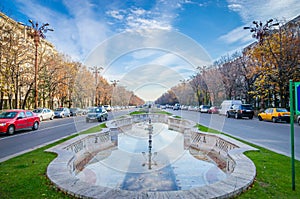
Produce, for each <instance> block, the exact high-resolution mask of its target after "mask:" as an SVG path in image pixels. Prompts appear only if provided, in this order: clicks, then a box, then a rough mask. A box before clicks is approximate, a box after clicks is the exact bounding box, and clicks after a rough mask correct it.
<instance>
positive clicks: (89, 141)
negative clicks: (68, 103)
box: [47, 114, 256, 198]
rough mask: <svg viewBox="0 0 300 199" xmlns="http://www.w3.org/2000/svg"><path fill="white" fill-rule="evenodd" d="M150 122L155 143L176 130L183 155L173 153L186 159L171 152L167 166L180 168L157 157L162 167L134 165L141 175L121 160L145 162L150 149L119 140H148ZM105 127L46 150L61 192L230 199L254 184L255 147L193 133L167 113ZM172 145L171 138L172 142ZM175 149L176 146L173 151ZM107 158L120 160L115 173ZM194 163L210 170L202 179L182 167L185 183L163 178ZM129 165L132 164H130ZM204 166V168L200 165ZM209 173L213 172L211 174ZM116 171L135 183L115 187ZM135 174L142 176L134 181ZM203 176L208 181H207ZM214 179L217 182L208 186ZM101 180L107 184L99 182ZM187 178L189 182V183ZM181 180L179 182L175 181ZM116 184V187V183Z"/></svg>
mask: <svg viewBox="0 0 300 199" xmlns="http://www.w3.org/2000/svg"><path fill="white" fill-rule="evenodd" d="M149 119H151V121H152V123H153V125H154V131H153V137H154V138H155V136H159V134H160V133H157V132H159V131H160V130H161V129H165V128H166V129H167V130H169V133H170V132H171V133H172V132H173V133H174V131H176V133H177V135H176V136H175V134H174V137H173V138H174V139H173V140H171V141H170V143H176V145H174V146H180V147H179V148H180V150H179V149H178V147H177V148H176V147H175V148H176V152H177V153H178V150H179V151H180V152H182V154H181V155H180V156H178V155H177V156H174V154H175V153H173V152H168V153H166V154H167V155H169V156H171V158H170V159H168V161H169V160H172V161H173V163H174V165H176V164H177V165H176V166H174V165H172V164H167V163H165V164H162V161H163V160H164V159H161V160H159V158H158V157H157V160H156V161H157V162H159V164H157V165H158V166H160V167H159V168H155V166H153V168H152V170H151V172H150V171H149V170H147V169H146V168H147V166H146V167H142V166H140V167H139V166H138V165H140V164H138V165H137V166H135V167H136V168H137V170H130V172H127V171H128V165H127V164H126V162H125V161H124V160H125V159H124V160H123V161H122V159H120V157H122V156H123V157H124V154H122V153H129V154H130V155H131V156H132V155H133V156H136V157H134V158H135V159H134V160H136V158H140V159H138V160H139V161H137V162H141V161H142V162H143V161H145V160H143V159H141V158H142V156H141V153H140V152H141V151H146V150H147V148H143V147H142V146H144V145H143V144H142V145H140V146H139V147H138V148H140V149H139V150H137V148H131V147H129V146H130V145H128V146H126V142H125V144H124V143H123V142H122V141H121V140H122V139H125V138H126V137H125V138H124V135H125V136H127V138H126V139H125V140H128V139H133V140H134V139H147V131H144V129H145V128H144V126H145V125H146V124H147V121H148V120H149ZM107 126H108V128H107V129H103V130H102V131H101V132H99V133H94V134H89V135H80V136H78V137H76V138H73V139H71V140H68V141H66V142H64V143H62V144H60V145H57V146H55V147H53V148H50V149H48V150H47V151H49V152H54V153H57V154H58V157H57V158H56V159H55V160H53V161H52V162H51V163H50V164H49V166H48V169H47V176H48V178H49V179H50V180H51V181H52V182H53V183H54V184H55V185H56V186H57V187H58V188H59V189H61V190H63V191H65V192H67V193H69V194H70V195H74V196H77V197H81V198H175V197H180V198H229V197H232V196H235V195H238V194H240V193H241V192H242V191H244V190H246V189H247V188H248V187H249V186H250V185H251V184H252V183H253V181H254V178H255V175H256V168H255V165H254V163H253V162H252V161H251V160H250V159H249V158H247V157H246V156H245V155H244V154H243V153H244V152H245V151H249V150H256V149H255V148H253V147H251V146H248V145H245V144H243V143H241V142H239V141H237V140H234V139H232V138H229V137H226V136H224V135H220V134H209V133H205V132H200V131H198V130H197V129H196V128H194V126H195V123H193V122H192V121H189V120H183V119H179V118H174V117H170V116H167V115H163V114H140V115H134V116H128V117H123V118H120V119H116V120H112V121H109V122H108V123H107ZM133 126H134V128H133ZM139 128H140V129H139ZM128 132H130V133H128ZM155 132H156V133H155ZM163 134H165V133H162V135H163ZM160 139H161V138H160ZM168 140H170V139H169V138H168ZM154 143H155V142H154ZM163 143H164V144H165V146H164V145H160V146H161V148H157V149H155V150H156V151H158V154H159V155H160V154H161V153H163V151H164V149H167V148H170V145H172V144H170V143H167V142H163ZM180 143H181V144H180ZM118 147H119V148H120V149H121V150H120V152H121V156H115V157H114V156H113V155H112V154H113V153H115V152H116V149H117V148H118ZM153 149H154V147H153ZM132 150H134V151H132ZM172 150H174V147H173V148H172V147H171V151H172ZM203 154H205V155H203ZM119 155H120V154H119ZM173 156H174V157H173ZM108 157H111V158H116V157H119V160H120V164H119V166H117V167H116V166H113V167H114V168H110V169H109V167H108V165H112V163H109V161H110V160H109V158H108ZM164 157H166V156H164ZM184 158H187V159H184ZM195 158H197V159H199V160H198V161H199V165H198V164H195V163H193V166H195V167H203V168H206V167H205V165H206V166H207V165H209V166H207V168H206V170H205V169H204V170H205V172H204V174H201V172H200V173H199V170H198V174H194V173H191V169H186V167H183V168H184V169H181V171H179V174H180V175H181V174H182V173H183V172H184V171H185V170H188V171H189V173H190V174H191V176H189V177H187V178H185V180H183V179H182V178H181V179H180V181H181V182H182V183H181V184H180V183H174V182H176V179H173V180H166V178H165V176H166V175H168V173H170V171H171V170H172V172H173V170H176V169H174V168H175V167H176V168H177V167H178V165H183V164H184V163H188V160H191V159H195ZM178 159H179V160H178ZM180 160H181V161H180ZM105 161H106V163H105ZM172 161H171V162H172ZM99 162H100V164H99ZM113 162H116V160H113ZM131 162H132V161H131ZM169 162H170V161H169ZM129 163H130V161H128V164H129ZM196 163H197V162H196ZM201 163H203V164H202V165H201ZM97 164H98V165H97ZM114 165H116V164H114ZM99 166H100V167H101V166H102V168H101V169H100V170H101V171H102V172H103V174H101V172H100V173H97V172H96V173H95V170H92V168H93V167H96V168H99ZM180 167H181V166H180ZM195 167H191V168H195ZM105 168H106V169H107V170H105ZM209 170H211V172H208V171H209ZM220 170H222V171H223V172H220ZM112 171H114V172H118V173H119V174H120V173H122V174H126V176H127V177H128V176H130V177H131V178H130V180H132V179H134V180H136V181H133V182H131V183H129V182H130V181H126V183H123V184H122V185H120V183H119V184H118V183H117V180H118V179H119V180H120V178H118V177H116V174H115V173H114V172H112ZM176 172H178V171H176ZM180 172H181V173H180ZM218 172H220V173H218ZM137 173H138V177H136V178H134V177H132V176H134V175H136V174H137ZM216 173H217V174H216ZM133 174H134V175H133ZM153 174H160V176H161V178H160V179H159V178H158V179H157V178H155V177H153V176H157V175H153ZM212 174H215V175H212ZM177 175H178V174H177ZM175 176H176V175H175ZM201 176H202V178H201ZM203 176H205V177H204V178H203ZM209 176H210V177H209ZM212 176H213V178H214V180H212V181H211V182H208V181H209V180H210V179H211V178H212ZM214 176H218V178H217V179H216V178H215V177H214ZM100 178H101V179H106V180H104V181H103V180H102V181H99V179H100ZM141 179H142V180H143V181H144V182H145V183H144V184H143V183H141V184H140V185H142V186H137V185H138V184H139V183H137V182H138V181H139V180H141ZM162 179H163V180H162ZM187 179H189V180H188V182H187V181H186V180H187ZM97 181H98V182H97ZM177 181H179V180H178V179H177ZM202 181H203V183H202ZM103 182H105V183H103ZM112 182H116V183H115V184H112ZM146 182H147V183H146ZM149 182H151V183H149ZM158 182H160V184H159V183H158ZM117 184H118V186H117ZM124 184H125V185H124ZM146 184H147V186H146ZM151 184H152V186H151Z"/></svg>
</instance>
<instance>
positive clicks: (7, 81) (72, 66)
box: [0, 13, 143, 110]
mask: <svg viewBox="0 0 300 199" xmlns="http://www.w3.org/2000/svg"><path fill="white" fill-rule="evenodd" d="M0 14H1V16H0V110H1V109H7V108H8V109H12V108H23V109H25V108H32V107H33V105H34V100H35V99H34V93H35V90H34V83H35V81H34V73H35V70H34V49H35V47H34V43H33V39H32V38H30V37H29V35H30V34H29V33H30V30H28V29H26V28H25V27H24V26H22V25H20V24H18V23H16V22H15V21H13V20H12V19H10V18H8V17H7V16H5V15H4V14H2V13H0ZM37 74H38V95H39V96H38V99H39V102H38V106H39V107H49V108H51V109H53V108H56V107H58V106H67V107H72V106H73V107H88V106H93V105H100V104H112V103H113V104H112V105H129V104H130V105H138V104H143V101H142V100H141V99H140V98H138V97H137V96H135V95H134V93H132V92H130V91H127V90H126V89H125V88H124V87H121V86H118V85H115V86H114V85H111V84H109V82H108V81H107V80H106V79H104V78H103V77H102V76H97V81H96V79H95V78H96V77H95V76H94V75H93V72H92V71H91V70H90V69H89V68H88V67H87V66H85V65H83V64H82V63H80V62H76V61H72V59H71V58H70V57H69V56H67V55H64V54H60V53H57V51H56V50H55V49H54V47H53V46H52V45H51V44H50V43H48V42H47V41H45V40H43V41H41V43H40V45H39V48H38V71H37ZM96 82H97V85H95V84H96ZM96 99H97V100H96ZM124 99H125V101H124ZM125 102H127V104H124V103H125Z"/></svg>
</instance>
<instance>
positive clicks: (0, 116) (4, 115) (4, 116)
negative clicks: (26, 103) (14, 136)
mask: <svg viewBox="0 0 300 199" xmlns="http://www.w3.org/2000/svg"><path fill="white" fill-rule="evenodd" d="M17 114H18V113H17V112H10V111H9V112H2V113H1V114H0V119H9V118H14V117H15V116H16V115H17Z"/></svg>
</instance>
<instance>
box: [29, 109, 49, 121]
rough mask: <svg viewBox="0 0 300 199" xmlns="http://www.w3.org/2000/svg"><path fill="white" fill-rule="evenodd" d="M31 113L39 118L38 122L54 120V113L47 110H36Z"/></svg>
mask: <svg viewBox="0 0 300 199" xmlns="http://www.w3.org/2000/svg"><path fill="white" fill-rule="evenodd" d="M32 112H34V113H35V114H36V115H37V116H39V117H40V121H43V120H49V119H50V120H53V118H54V112H53V111H52V110H50V109H48V108H37V109H34V110H33V111H32Z"/></svg>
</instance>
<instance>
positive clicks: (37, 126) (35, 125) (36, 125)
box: [32, 122, 39, 131]
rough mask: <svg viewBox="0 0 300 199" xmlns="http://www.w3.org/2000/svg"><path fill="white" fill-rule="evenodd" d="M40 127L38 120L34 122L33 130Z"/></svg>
mask: <svg viewBox="0 0 300 199" xmlns="http://www.w3.org/2000/svg"><path fill="white" fill-rule="evenodd" d="M38 128H39V123H38V122H34V123H33V126H32V130H34V131H35V130H38Z"/></svg>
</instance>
